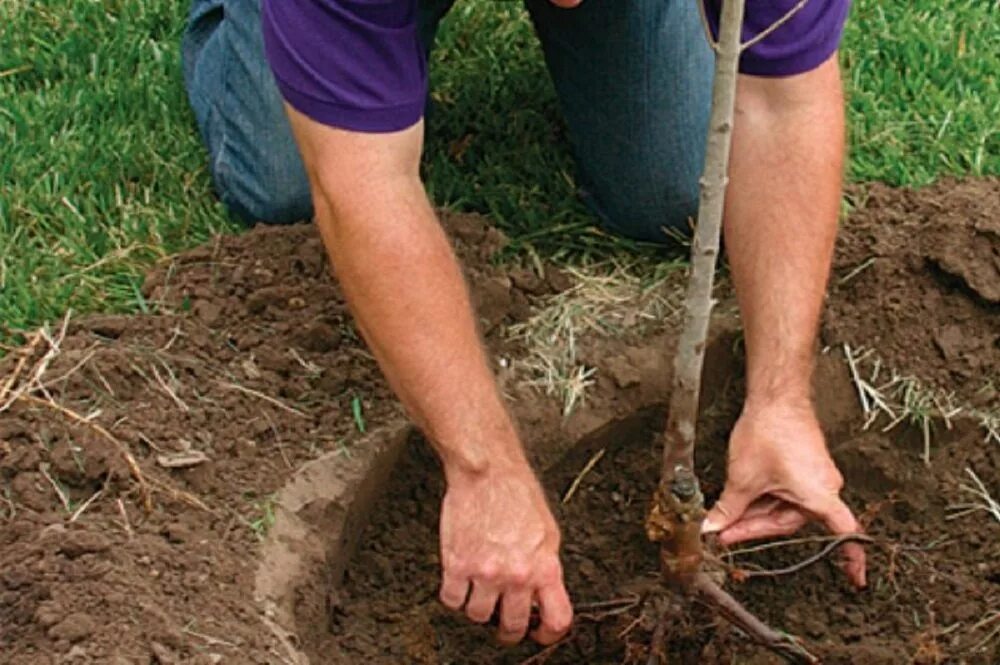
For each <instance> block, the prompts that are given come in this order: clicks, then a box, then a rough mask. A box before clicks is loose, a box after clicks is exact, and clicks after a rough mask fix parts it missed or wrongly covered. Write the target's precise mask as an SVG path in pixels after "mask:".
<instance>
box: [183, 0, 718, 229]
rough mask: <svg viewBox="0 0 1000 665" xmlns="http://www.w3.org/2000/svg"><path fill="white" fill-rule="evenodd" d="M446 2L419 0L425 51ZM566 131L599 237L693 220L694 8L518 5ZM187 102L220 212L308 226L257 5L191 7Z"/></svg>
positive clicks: (700, 68)
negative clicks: (538, 47)
mask: <svg viewBox="0 0 1000 665" xmlns="http://www.w3.org/2000/svg"><path fill="white" fill-rule="evenodd" d="M453 1H454V0H420V2H421V4H420V31H421V37H422V39H423V42H424V45H425V47H426V48H427V49H428V51H429V50H430V48H431V45H432V44H433V41H434V35H435V33H436V31H437V26H438V22H439V21H440V20H441V18H442V17H443V16H444V15H445V14H446V13H447V12H448V10H449V9H450V8H451V5H452V3H453ZM525 2H526V6H527V8H528V10H529V12H530V13H531V18H532V21H533V23H534V26H535V30H536V32H537V34H538V37H539V39H540V40H541V43H542V49H543V51H544V53H545V60H546V64H547V65H548V69H549V72H550V74H551V75H552V79H553V81H554V83H555V88H556V92H557V94H558V96H559V102H560V107H561V109H562V112H563V115H564V116H565V119H566V124H567V126H568V128H569V137H570V141H571V143H572V149H573V154H574V156H575V158H576V164H577V184H578V187H579V189H580V191H581V193H582V195H583V197H584V200H585V201H586V203H587V205H588V206H589V207H590V208H591V209H592V210H593V211H594V212H595V213H596V215H597V216H598V218H599V219H600V220H601V222H602V224H603V225H604V226H605V227H606V228H608V229H609V230H611V231H613V232H615V233H619V234H621V235H624V236H627V237H630V238H634V239H637V240H646V241H652V242H664V241H665V240H666V236H665V235H664V229H665V228H669V229H675V230H681V231H686V230H687V220H688V218H689V217H692V216H693V215H694V214H695V211H696V209H697V202H698V177H699V176H700V174H701V168H702V162H703V152H704V144H705V135H706V131H707V126H708V111H709V105H710V98H711V79H712V56H711V52H710V51H709V49H708V46H707V45H706V43H705V39H704V37H703V36H702V32H701V27H700V25H699V20H698V15H697V5H696V4H695V2H694V0H584V2H583V4H582V5H580V6H579V7H577V8H576V9H572V10H564V9H559V8H557V7H555V6H553V5H552V4H550V3H549V1H548V0H525ZM182 56H183V62H184V78H185V83H186V85H187V91H188V98H189V99H190V102H191V106H192V108H193V109H194V114H195V118H196V119H197V123H198V127H199V130H200V131H201V135H202V138H203V140H204V142H205V145H206V146H207V147H208V152H209V155H210V158H211V172H212V177H213V179H214V181H215V185H216V189H217V191H218V193H219V196H220V198H221V199H222V201H223V202H224V203H225V204H226V205H227V206H228V207H229V209H230V210H231V211H232V212H234V213H235V214H236V215H237V216H239V217H240V218H242V219H244V220H245V221H247V222H257V221H263V222H268V223H288V222H294V221H299V220H302V219H306V218H308V217H310V216H311V215H312V205H311V201H310V195H309V183H308V179H307V178H306V174H305V171H304V170H303V167H302V162H301V160H300V157H299V154H298V150H297V148H296V146H295V142H294V140H293V139H292V135H291V130H290V128H289V126H288V120H287V119H286V117H285V115H284V110H283V107H282V103H281V97H280V95H279V94H278V91H277V89H276V87H275V84H274V82H273V79H272V77H271V72H270V70H269V68H268V65H267V62H266V60H265V57H264V46H263V39H262V36H261V29H260V0H194V1H193V4H192V7H191V13H190V17H189V21H188V26H187V30H186V32H185V35H184V41H183V44H182Z"/></svg>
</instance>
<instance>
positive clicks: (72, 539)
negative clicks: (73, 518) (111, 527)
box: [59, 531, 111, 559]
mask: <svg viewBox="0 0 1000 665" xmlns="http://www.w3.org/2000/svg"><path fill="white" fill-rule="evenodd" d="M110 547H111V541H110V540H108V538H107V537H106V536H103V535H101V534H99V533H93V532H91V531H70V532H69V533H67V534H66V535H65V536H64V539H63V541H62V542H61V543H60V544H59V551H60V552H61V553H62V554H64V555H66V556H68V557H69V558H70V559H75V558H77V557H78V556H82V555H84V554H95V553H97V552H104V551H106V550H107V549H109V548H110Z"/></svg>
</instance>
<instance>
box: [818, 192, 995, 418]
mask: <svg viewBox="0 0 1000 665" xmlns="http://www.w3.org/2000/svg"><path fill="white" fill-rule="evenodd" d="M853 198H854V199H855V200H856V207H857V209H856V210H854V211H853V212H852V213H851V214H850V216H849V217H848V218H847V220H846V221H845V222H844V225H843V230H842V232H841V235H840V239H839V241H838V244H837V256H836V261H835V266H834V276H833V279H832V282H831V288H830V302H829V306H828V307H827V311H826V319H825V328H824V338H825V341H826V342H827V343H829V344H839V343H843V342H847V343H850V344H852V345H855V346H857V345H863V346H866V347H869V348H873V349H875V350H876V351H877V353H878V354H879V356H881V357H882V359H883V360H884V361H885V362H886V364H887V365H888V366H889V367H891V368H893V369H895V370H896V371H898V372H901V373H904V374H909V375H912V376H916V377H920V378H921V379H923V380H925V381H927V382H929V383H930V384H932V385H934V386H936V387H937V388H939V389H942V390H945V391H954V392H955V393H956V394H957V395H958V397H959V398H960V399H961V401H963V402H965V403H967V404H972V405H977V406H983V407H986V408H989V407H992V408H993V409H996V407H997V404H998V403H1000V393H998V391H1000V384H998V379H1000V323H998V321H1000V178H987V179H982V180H965V181H961V182H955V181H950V180H945V181H942V182H940V183H937V184H935V185H933V186H931V187H927V188H925V189H893V188H890V187H886V186H885V185H879V184H872V185H867V186H865V187H863V188H861V189H860V191H857V192H854V194H853Z"/></svg>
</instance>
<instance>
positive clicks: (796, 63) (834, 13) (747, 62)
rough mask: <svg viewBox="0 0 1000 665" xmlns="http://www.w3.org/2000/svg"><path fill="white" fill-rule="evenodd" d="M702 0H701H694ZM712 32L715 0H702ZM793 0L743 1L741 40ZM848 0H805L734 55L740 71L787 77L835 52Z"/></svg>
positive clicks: (716, 11)
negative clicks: (774, 25)
mask: <svg viewBox="0 0 1000 665" xmlns="http://www.w3.org/2000/svg"><path fill="white" fill-rule="evenodd" d="M699 1H702V0H699ZM703 1H704V2H705V9H706V14H707V16H708V20H709V24H710V26H711V28H712V33H713V34H715V35H718V32H719V30H718V26H719V13H720V10H721V2H720V0H703ZM798 2H799V0H747V3H746V16H745V18H744V20H743V41H744V42H746V41H749V40H751V39H753V38H754V37H755V36H756V35H758V34H760V33H762V32H763V31H764V30H766V29H767V28H768V27H769V26H771V25H773V24H774V23H775V22H777V21H778V20H779V19H780V18H781V17H782V16H784V15H785V14H786V13H787V12H788V11H789V10H791V9H792V8H793V7H795V6H796V5H797V4H798ZM850 4H851V3H850V0H808V1H807V2H806V3H805V5H803V6H802V8H801V9H799V10H798V12H796V13H795V15H793V16H792V17H791V18H790V19H789V20H788V21H787V22H786V23H784V24H782V25H781V26H780V27H779V28H778V29H776V30H775V31H774V32H772V33H771V34H770V35H768V36H767V37H765V38H764V39H762V40H761V41H760V42H758V43H757V44H754V45H753V46H752V47H750V48H749V49H747V50H746V51H744V52H743V54H742V55H741V56H740V71H741V72H743V73H744V74H751V75H754V76H793V75H795V74H802V73H804V72H808V71H810V70H812V69H815V68H816V67H818V66H820V65H821V64H823V63H824V62H826V60H827V59H828V58H829V57H830V56H831V55H833V54H834V52H836V50H837V47H838V46H839V44H840V38H841V35H842V34H843V32H844V23H845V22H846V21H847V13H848V11H849V9H850Z"/></svg>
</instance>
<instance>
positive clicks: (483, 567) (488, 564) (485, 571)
mask: <svg viewBox="0 0 1000 665" xmlns="http://www.w3.org/2000/svg"><path fill="white" fill-rule="evenodd" d="M499 577H500V566H498V565H497V564H496V562H495V561H484V562H483V563H481V564H480V565H479V566H478V567H477V569H476V578H477V579H480V580H482V581H484V582H488V583H489V582H496V581H497V579H498V578H499Z"/></svg>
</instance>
